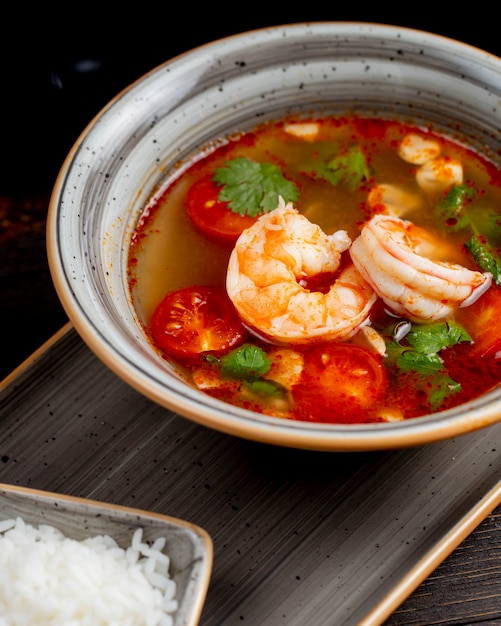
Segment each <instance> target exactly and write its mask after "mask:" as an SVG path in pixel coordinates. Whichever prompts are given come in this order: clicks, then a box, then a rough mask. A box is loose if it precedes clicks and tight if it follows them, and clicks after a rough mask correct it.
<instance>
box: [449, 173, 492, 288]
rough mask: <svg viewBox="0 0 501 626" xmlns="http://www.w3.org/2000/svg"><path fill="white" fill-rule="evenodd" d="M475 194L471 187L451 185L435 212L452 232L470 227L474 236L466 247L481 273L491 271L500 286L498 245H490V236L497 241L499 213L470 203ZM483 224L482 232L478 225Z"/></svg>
mask: <svg viewBox="0 0 501 626" xmlns="http://www.w3.org/2000/svg"><path fill="white" fill-rule="evenodd" d="M476 196H477V193H476V191H475V189H474V188H473V187H468V186H467V185H454V186H453V187H451V189H450V190H449V192H448V193H447V195H446V196H445V197H444V198H443V199H442V200H441V201H440V202H439V203H438V206H437V209H438V212H439V214H440V216H441V218H442V220H443V222H444V224H445V226H446V227H447V228H448V229H450V230H453V231H457V230H462V229H466V228H469V229H470V230H471V231H472V232H473V235H472V237H470V239H468V241H466V243H465V246H466V248H467V249H468V250H469V251H470V254H471V256H472V257H473V259H474V260H475V262H476V263H477V264H478V266H479V267H480V269H482V270H483V271H484V272H490V273H491V274H492V277H493V279H494V282H495V283H496V285H501V258H500V256H499V250H498V248H495V247H494V246H493V245H491V243H490V241H489V239H491V240H497V239H499V237H500V233H501V229H500V220H499V216H496V215H492V214H491V213H487V212H486V211H485V210H480V207H474V209H475V210H473V208H472V206H471V205H472V202H473V201H474V200H475V199H476ZM479 223H482V228H483V229H486V230H485V231H484V233H482V232H481V229H480V228H479V226H478V224H479Z"/></svg>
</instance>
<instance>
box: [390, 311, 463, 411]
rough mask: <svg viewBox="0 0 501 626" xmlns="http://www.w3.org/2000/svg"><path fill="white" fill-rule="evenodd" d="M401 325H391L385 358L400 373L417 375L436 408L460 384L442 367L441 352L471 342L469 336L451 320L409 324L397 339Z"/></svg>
mask: <svg viewBox="0 0 501 626" xmlns="http://www.w3.org/2000/svg"><path fill="white" fill-rule="evenodd" d="M406 324H407V323H406ZM400 326H401V325H400V324H397V325H396V326H395V327H393V329H392V331H391V337H392V339H391V340H388V341H387V355H388V360H389V362H390V363H392V364H394V365H396V366H397V367H398V368H399V369H400V370H401V371H402V372H412V373H415V374H418V375H419V376H420V378H421V381H422V382H421V385H420V386H421V388H422V390H423V391H424V392H425V393H426V394H427V396H428V401H429V402H430V405H431V406H432V407H433V409H434V410H436V409H438V407H439V406H440V405H441V404H442V402H443V401H444V400H445V399H446V398H447V397H448V396H450V395H451V394H455V393H458V392H459V391H461V385H460V384H459V383H457V382H456V381H455V380H453V379H452V378H451V377H450V376H449V374H448V372H447V370H446V369H445V367H444V363H443V360H442V358H441V357H440V354H439V353H440V351H441V350H443V349H444V348H449V347H451V346H455V345H457V344H458V343H460V342H462V341H468V342H471V341H472V339H471V337H470V335H469V334H468V333H467V332H466V331H465V330H464V329H463V328H461V326H459V325H458V324H455V323H454V322H439V323H436V324H423V325H417V324H416V325H415V324H409V328H410V330H409V332H408V333H407V334H406V335H405V336H404V337H403V338H402V339H397V338H396V337H397V334H398V333H397V331H398V328H399V327H400Z"/></svg>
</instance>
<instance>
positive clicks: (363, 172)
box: [319, 146, 370, 191]
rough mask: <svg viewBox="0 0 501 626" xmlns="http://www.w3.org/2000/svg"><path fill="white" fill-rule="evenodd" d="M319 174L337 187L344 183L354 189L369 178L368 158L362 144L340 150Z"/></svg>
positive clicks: (351, 189)
mask: <svg viewBox="0 0 501 626" xmlns="http://www.w3.org/2000/svg"><path fill="white" fill-rule="evenodd" d="M319 176H320V177H321V178H324V179H325V180H327V181H329V182H330V183H331V185H334V187H337V186H338V185H344V186H346V187H348V189H349V190H350V191H354V190H355V189H357V188H358V187H360V185H362V184H363V182H364V181H367V180H369V178H370V171H369V166H368V164H367V159H366V157H365V154H364V152H363V151H362V149H361V148H360V146H351V147H350V148H348V149H347V150H345V151H344V152H340V153H339V154H337V155H336V156H335V157H334V158H333V159H331V160H330V161H329V162H328V163H327V165H326V166H325V167H324V168H323V169H322V170H321V171H320V172H319Z"/></svg>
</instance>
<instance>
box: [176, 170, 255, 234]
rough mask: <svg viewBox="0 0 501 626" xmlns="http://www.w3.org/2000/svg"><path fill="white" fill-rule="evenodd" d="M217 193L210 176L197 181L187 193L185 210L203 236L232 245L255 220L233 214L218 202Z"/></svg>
mask: <svg viewBox="0 0 501 626" xmlns="http://www.w3.org/2000/svg"><path fill="white" fill-rule="evenodd" d="M219 191H220V187H218V186H217V185H216V183H215V182H214V181H213V180H212V178H211V176H210V175H207V176H204V177H203V178H200V179H198V180H197V181H196V182H195V183H194V184H193V185H192V186H191V187H190V189H189V191H188V195H187V197H186V210H187V212H188V215H189V216H190V218H191V219H192V220H193V223H194V224H195V226H196V227H197V228H198V230H200V231H201V232H202V233H203V234H205V235H207V236H209V237H215V238H217V239H219V240H224V241H227V242H231V243H234V242H235V241H236V240H237V239H238V237H239V235H240V233H241V232H242V231H243V230H245V229H246V228H248V227H249V226H252V224H254V222H255V221H256V218H255V217H249V216H248V215H240V214H239V213H233V212H232V211H231V209H229V208H228V203H227V202H220V201H219V200H218V194H219Z"/></svg>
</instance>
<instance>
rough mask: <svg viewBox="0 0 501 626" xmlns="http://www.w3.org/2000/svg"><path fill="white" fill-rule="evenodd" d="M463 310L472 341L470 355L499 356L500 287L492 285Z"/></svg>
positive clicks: (500, 324) (500, 353)
mask: <svg viewBox="0 0 501 626" xmlns="http://www.w3.org/2000/svg"><path fill="white" fill-rule="evenodd" d="M464 311H465V313H464V314H465V315H467V316H468V319H467V320H466V321H465V324H464V325H465V328H466V330H467V331H468V332H469V333H470V335H471V338H472V339H473V341H474V344H473V347H472V351H471V352H470V354H471V356H473V357H494V358H501V288H499V287H496V286H495V285H493V286H492V287H491V288H490V289H489V290H488V291H486V292H485V293H484V295H483V296H480V298H479V299H478V300H477V301H476V302H475V303H474V304H472V305H471V306H470V307H468V308H467V309H465V310H464Z"/></svg>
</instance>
